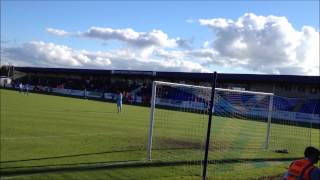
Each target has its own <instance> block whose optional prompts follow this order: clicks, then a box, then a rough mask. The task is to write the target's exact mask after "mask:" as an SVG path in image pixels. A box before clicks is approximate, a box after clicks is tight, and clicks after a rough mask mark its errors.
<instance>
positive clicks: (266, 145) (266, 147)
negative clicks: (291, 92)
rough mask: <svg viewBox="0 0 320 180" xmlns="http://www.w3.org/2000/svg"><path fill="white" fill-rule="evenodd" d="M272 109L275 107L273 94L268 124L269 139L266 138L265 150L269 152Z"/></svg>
mask: <svg viewBox="0 0 320 180" xmlns="http://www.w3.org/2000/svg"><path fill="white" fill-rule="evenodd" d="M272 107H273V94H271V95H270V101H269V110H268V122H267V137H266V144H265V150H267V149H268V148H269V141H270V126H271V119H272Z"/></svg>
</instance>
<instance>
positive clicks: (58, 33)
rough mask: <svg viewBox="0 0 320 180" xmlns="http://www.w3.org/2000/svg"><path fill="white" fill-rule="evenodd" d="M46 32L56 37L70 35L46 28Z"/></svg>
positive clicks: (59, 30) (62, 31)
mask: <svg viewBox="0 0 320 180" xmlns="http://www.w3.org/2000/svg"><path fill="white" fill-rule="evenodd" d="M46 31H47V32H48V33H50V34H53V35H56V36H67V35H70V33H68V32H67V31H64V30H61V29H54V28H47V29H46Z"/></svg>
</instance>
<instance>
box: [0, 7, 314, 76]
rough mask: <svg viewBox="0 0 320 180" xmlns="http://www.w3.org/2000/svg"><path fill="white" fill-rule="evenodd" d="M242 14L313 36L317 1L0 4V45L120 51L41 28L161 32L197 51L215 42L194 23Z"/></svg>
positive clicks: (116, 44) (105, 43) (98, 41)
mask: <svg viewBox="0 0 320 180" xmlns="http://www.w3.org/2000/svg"><path fill="white" fill-rule="evenodd" d="M245 13H253V14H255V15H257V16H264V17H267V16H270V15H274V16H276V17H285V18H286V19H287V20H288V22H289V23H290V24H291V25H292V27H293V28H294V30H296V31H297V32H301V31H302V30H301V29H302V27H303V26H310V27H312V28H314V29H315V31H316V32H319V1H201V2H196V1H176V2H169V1H153V2H147V1H135V2H134V1H133V2H131V1H119V2H116V1H93V2H88V1H66V2H65V1H49V2H42V1H1V42H2V44H3V46H10V47H11V46H19V45H21V44H24V43H28V42H32V41H42V42H46V43H53V44H55V45H63V46H67V47H69V48H72V49H73V50H86V51H92V52H95V51H110V50H112V49H117V48H119V47H122V44H123V42H121V41H120V42H119V41H118V40H117V39H109V40H107V41H106V40H101V39H97V38H93V39H90V38H78V37H74V36H70V37H61V36H56V35H54V34H52V33H48V32H47V31H46V29H47V28H54V29H60V30H64V31H67V32H72V33H76V32H87V31H88V29H89V28H90V27H101V28H112V29H125V28H131V29H133V30H134V31H135V32H151V31H152V30H154V29H157V30H161V31H162V32H163V33H165V34H167V36H168V38H172V39H173V38H178V37H179V38H181V39H185V40H187V41H190V43H191V44H192V47H193V48H194V49H199V48H202V47H203V44H204V42H205V41H208V42H213V41H214V40H215V38H216V34H215V33H214V32H215V30H212V29H211V28H210V27H209V28H208V27H205V26H204V25H200V24H199V19H213V18H223V19H231V20H233V21H237V19H238V18H239V17H242V16H243V15H244V14H245ZM172 50H177V48H173V49H172ZM214 50H215V51H216V50H217V48H215V49H214ZM2 59H4V57H3V58H2ZM48 66H50V65H49V64H48ZM53 66H54V65H53ZM123 67H125V65H124V66H123ZM83 68H85V66H83ZM105 68H107V69H108V68H112V67H111V66H110V67H108V66H106V67H105ZM215 68H218V69H219V68H220V69H221V71H226V72H230V71H231V72H232V71H233V70H234V69H237V70H235V71H237V72H241V73H246V72H248V73H252V72H258V73H259V72H261V73H269V71H264V70H262V71H261V70H259V69H257V70H255V69H254V68H253V69H252V68H251V69H250V68H243V67H241V68H240V70H239V68H238V67H236V66H233V67H232V68H229V67H228V66H221V67H218V66H216V65H211V66H210V68H209V70H215ZM220 69H219V70H220ZM146 70H148V69H146ZM182 71H183V70H182ZM270 73H272V71H270Z"/></svg>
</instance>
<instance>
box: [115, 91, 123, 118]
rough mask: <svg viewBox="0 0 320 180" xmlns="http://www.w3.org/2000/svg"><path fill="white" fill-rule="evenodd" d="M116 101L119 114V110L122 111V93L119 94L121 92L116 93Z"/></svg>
mask: <svg viewBox="0 0 320 180" xmlns="http://www.w3.org/2000/svg"><path fill="white" fill-rule="evenodd" d="M116 100H117V108H118V113H120V112H121V109H122V93H121V91H119V92H118V95H117V97H116Z"/></svg>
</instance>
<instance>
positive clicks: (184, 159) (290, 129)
mask: <svg viewBox="0 0 320 180" xmlns="http://www.w3.org/2000/svg"><path fill="white" fill-rule="evenodd" d="M152 91H153V92H152V100H151V113H150V129H149V142H148V159H149V160H152V161H161V162H168V163H169V164H179V167H181V169H182V170H184V171H187V172H188V173H189V176H201V173H202V160H203V157H204V152H205V141H206V132H207V128H208V127H207V124H208V113H209V112H208V108H209V102H210V98H211V88H209V87H203V86H192V85H185V84H177V83H168V82H159V81H155V82H154V83H153V90H152ZM280 104H281V102H280V101H278V97H276V96H274V95H273V94H272V93H262V92H252V91H239V90H230V89H221V88H216V89H215V99H214V107H213V119H212V127H211V129H212V130H211V138H210V146H209V166H208V175H209V176H213V177H214V178H215V179H223V178H225V175H226V174H230V172H233V173H235V174H236V175H237V176H240V175H241V173H242V172H244V173H245V172H246V171H248V170H250V168H251V169H252V168H257V167H261V166H265V165H266V164H268V163H266V162H268V161H269V160H270V161H273V160H274V159H275V158H279V159H283V158H284V159H285V158H290V157H300V156H301V150H302V149H303V148H305V146H306V145H307V144H308V143H310V141H311V140H310V138H311V137H310V136H311V135H310V132H311V131H310V128H309V127H305V126H304V127H302V126H300V125H299V123H297V122H293V121H290V123H289V120H286V119H283V118H279V113H277V111H279V109H280V108H279V106H281V105H280ZM277 117H278V118H277ZM296 136H299V138H298V139H296V140H295V141H294V139H295V138H296ZM275 152H280V153H275ZM302 154H303V153H302ZM271 164H272V163H271ZM271 164H270V165H271ZM231 174H232V173H231Z"/></svg>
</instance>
